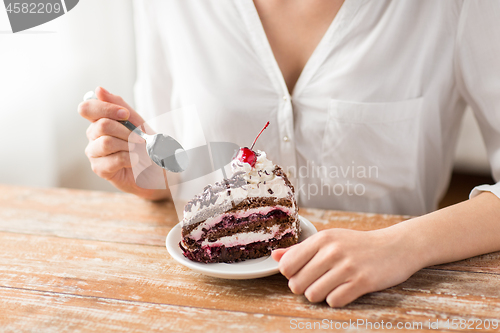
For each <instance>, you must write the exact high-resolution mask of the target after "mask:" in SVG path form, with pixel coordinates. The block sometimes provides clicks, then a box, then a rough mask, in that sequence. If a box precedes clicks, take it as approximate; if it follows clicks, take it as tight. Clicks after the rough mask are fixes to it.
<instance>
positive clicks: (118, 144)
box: [85, 135, 134, 158]
mask: <svg viewBox="0 0 500 333" xmlns="http://www.w3.org/2000/svg"><path fill="white" fill-rule="evenodd" d="M133 148H134V144H133V143H130V144H129V143H128V142H127V141H123V140H121V139H117V138H115V137H112V136H107V135H105V136H101V137H99V138H97V139H96V140H93V141H90V143H89V144H88V145H87V148H86V149H85V154H86V155H87V157H89V158H96V157H104V156H108V155H111V154H114V153H117V152H120V151H123V152H128V151H129V149H130V150H132V149H133Z"/></svg>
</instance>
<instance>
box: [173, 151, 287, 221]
mask: <svg viewBox="0 0 500 333" xmlns="http://www.w3.org/2000/svg"><path fill="white" fill-rule="evenodd" d="M255 153H256V157H257V160H256V163H255V166H254V167H252V166H251V165H250V164H248V163H245V162H241V161H239V160H238V159H234V160H233V161H232V162H231V169H232V172H233V175H232V176H231V178H229V179H228V180H224V181H222V182H220V183H216V184H215V185H208V186H207V187H206V188H205V190H204V192H203V193H201V194H200V195H198V196H197V197H196V198H194V199H193V200H191V201H190V202H189V203H188V205H186V207H185V209H184V219H183V220H182V225H183V226H185V225H189V224H192V223H196V222H199V221H203V220H206V219H209V218H211V217H214V216H217V215H219V214H222V213H224V212H226V211H227V210H229V209H231V208H232V207H234V205H237V204H238V203H240V202H241V201H243V200H244V199H246V198H248V197H273V198H278V199H279V198H286V197H293V192H292V189H291V188H290V187H289V186H288V185H287V184H286V182H285V179H284V178H283V177H281V176H280V175H277V174H276V165H275V164H274V163H273V162H271V161H270V160H269V159H268V158H267V156H266V153H265V152H263V151H259V150H258V151H256V152H255ZM224 184H225V185H224Z"/></svg>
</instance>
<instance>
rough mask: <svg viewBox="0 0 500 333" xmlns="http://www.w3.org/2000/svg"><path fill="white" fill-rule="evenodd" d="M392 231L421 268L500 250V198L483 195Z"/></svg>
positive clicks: (415, 219) (395, 227)
mask: <svg viewBox="0 0 500 333" xmlns="http://www.w3.org/2000/svg"><path fill="white" fill-rule="evenodd" d="M389 229H391V232H394V233H398V234H399V236H402V237H401V238H400V239H402V240H403V241H404V244H405V245H404V246H405V248H406V249H407V250H408V251H411V252H413V254H414V256H412V257H414V258H415V260H417V261H418V262H419V266H420V267H421V268H423V267H426V266H431V265H437V264H441V263H446V262H452V261H456V260H461V259H465V258H469V257H473V256H476V255H480V254H484V253H489V252H495V251H500V199H499V198H497V197H496V196H495V195H493V194H491V193H489V192H484V193H482V194H480V195H478V196H477V197H475V198H473V199H471V200H467V201H464V202H461V203H459V204H456V205H453V206H450V207H447V208H444V209H441V210H438V211H435V212H433V213H430V214H427V215H423V216H421V217H418V218H414V219H411V220H408V221H405V222H403V223H400V224H398V225H395V226H393V227H390V228H389Z"/></svg>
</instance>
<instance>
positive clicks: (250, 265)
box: [167, 215, 318, 279]
mask: <svg viewBox="0 0 500 333" xmlns="http://www.w3.org/2000/svg"><path fill="white" fill-rule="evenodd" d="M299 221H300V227H301V229H302V232H301V235H300V238H299V242H302V241H303V240H304V239H306V238H308V237H311V236H312V235H314V234H315V233H317V232H318V231H317V230H316V228H315V227H314V225H313V224H312V223H311V222H309V221H308V220H306V219H305V218H303V217H302V216H300V215H299ZM181 238H182V236H181V224H180V223H179V224H177V225H176V226H175V227H173V228H172V230H170V232H169V233H168V235H167V250H168V252H169V253H170V255H171V256H172V258H174V259H175V260H176V261H177V262H179V263H180V264H182V265H184V266H186V267H189V268H191V269H192V270H193V271H195V272H198V273H202V274H205V275H209V276H214V277H218V278H223V279H256V278H260V277H264V276H269V275H273V274H276V273H278V272H279V270H278V263H277V262H276V261H274V259H273V258H271V256H266V257H262V258H258V259H250V260H245V261H241V262H237V263H232V264H225V263H219V264H204V263H199V262H195V261H191V260H189V259H188V258H186V257H184V255H183V254H182V250H181V249H180V247H179V242H180V241H181Z"/></svg>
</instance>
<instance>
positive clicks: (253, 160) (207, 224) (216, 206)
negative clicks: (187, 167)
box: [179, 125, 300, 263]
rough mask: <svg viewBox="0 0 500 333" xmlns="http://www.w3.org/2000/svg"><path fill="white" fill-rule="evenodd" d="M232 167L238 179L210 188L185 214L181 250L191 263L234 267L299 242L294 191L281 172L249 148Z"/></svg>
mask: <svg viewBox="0 0 500 333" xmlns="http://www.w3.org/2000/svg"><path fill="white" fill-rule="evenodd" d="M266 126H267V125H266ZM264 128H265V127H264ZM261 132H262V131H261ZM254 143H255V141H254ZM252 147H253V145H252ZM231 167H232V170H233V175H232V177H230V178H229V179H225V180H223V181H222V182H219V183H215V184H214V185H208V186H206V187H205V189H204V191H203V193H201V194H199V195H197V196H196V197H195V198H193V199H192V200H191V201H189V202H188V203H187V205H186V206H185V208H184V218H183V220H182V222H181V225H182V240H181V241H180V243H179V246H180V248H181V249H182V251H183V253H184V256H186V257H187V258H188V259H190V260H193V261H198V262H203V263H216V262H225V263H231V262H237V261H242V260H245V259H255V258H260V257H263V256H267V255H269V254H270V253H271V251H272V250H273V249H276V248H282V247H288V246H291V245H293V244H296V243H297V242H298V239H299V235H300V225H299V220H298V209H297V203H296V201H295V195H294V189H293V186H292V184H291V183H290V181H289V180H288V178H287V176H286V174H285V172H284V171H283V170H282V169H281V167H279V166H278V165H275V164H273V163H272V162H271V161H270V160H269V159H267V156H266V154H265V153H264V152H262V151H257V152H253V151H252V150H251V149H248V148H242V149H240V153H239V154H238V157H237V158H236V159H234V160H233V161H232V163H231Z"/></svg>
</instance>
